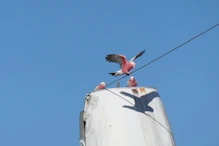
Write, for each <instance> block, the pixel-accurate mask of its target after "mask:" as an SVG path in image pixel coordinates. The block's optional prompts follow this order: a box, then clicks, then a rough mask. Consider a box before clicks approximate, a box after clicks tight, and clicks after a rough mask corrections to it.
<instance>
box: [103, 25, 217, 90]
mask: <svg viewBox="0 0 219 146" xmlns="http://www.w3.org/2000/svg"><path fill="white" fill-rule="evenodd" d="M218 25H219V24H216V25H214V26H212V27H210V28H208V29H207V30H205V31H203V32H201V33H200V34H198V35H196V36H194V37H192V38H191V39H189V40H187V41H186V42H184V43H182V44H181V45H179V46H177V47H175V48H173V49H172V50H170V51H168V52H167V53H165V54H163V55H161V56H159V57H157V58H155V59H154V60H152V61H150V62H149V63H147V64H145V65H143V66H141V67H139V68H138V69H136V70H134V71H133V72H131V73H130V74H133V73H134V72H136V71H138V70H140V69H142V68H144V67H145V66H147V65H149V64H151V63H153V62H155V61H157V60H158V59H160V58H162V57H164V56H165V55H167V54H169V53H171V52H173V51H175V50H176V49H178V48H180V47H182V46H184V45H185V44H187V43H189V42H191V41H192V40H194V39H196V38H198V37H200V36H201V35H203V34H205V33H207V32H208V31H210V30H211V29H213V28H215V27H217V26H218ZM130 74H129V75H130ZM129 75H125V76H123V77H121V78H119V79H117V80H115V81H113V82H111V83H109V84H107V85H106V86H105V87H107V86H109V85H111V84H113V83H115V82H117V81H119V80H121V79H123V78H125V77H126V76H129Z"/></svg>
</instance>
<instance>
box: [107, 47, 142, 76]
mask: <svg viewBox="0 0 219 146" xmlns="http://www.w3.org/2000/svg"><path fill="white" fill-rule="evenodd" d="M144 52H145V50H143V51H141V52H140V53H138V54H137V55H135V56H134V57H132V58H131V59H130V60H129V61H127V60H126V57H125V56H124V55H121V54H109V55H107V56H106V57H105V58H106V60H107V61H109V62H114V63H118V64H119V65H120V69H119V70H118V71H116V72H111V73H109V74H111V75H112V76H119V75H123V74H126V75H129V74H130V72H129V71H130V70H131V69H133V68H134V67H135V62H134V60H135V59H137V58H138V57H140V56H141V55H143V54H144Z"/></svg>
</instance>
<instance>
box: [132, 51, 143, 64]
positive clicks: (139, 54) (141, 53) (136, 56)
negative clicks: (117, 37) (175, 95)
mask: <svg viewBox="0 0 219 146" xmlns="http://www.w3.org/2000/svg"><path fill="white" fill-rule="evenodd" d="M144 52H145V50H143V51H141V52H140V53H138V54H137V55H135V56H134V57H132V59H130V60H129V62H132V61H134V60H135V59H137V58H138V57H140V56H141V55H143V54H144Z"/></svg>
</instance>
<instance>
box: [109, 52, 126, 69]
mask: <svg viewBox="0 0 219 146" xmlns="http://www.w3.org/2000/svg"><path fill="white" fill-rule="evenodd" d="M106 60H107V61H109V62H114V63H118V64H119V65H120V67H122V65H124V64H125V63H126V57H125V56H124V55H120V54H109V55H107V56H106Z"/></svg>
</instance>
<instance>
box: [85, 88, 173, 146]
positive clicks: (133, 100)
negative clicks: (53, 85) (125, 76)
mask: <svg viewBox="0 0 219 146" xmlns="http://www.w3.org/2000/svg"><path fill="white" fill-rule="evenodd" d="M87 98H88V100H85V107H84V120H86V126H85V139H86V140H85V143H86V144H85V145H86V146H175V144H174V139H173V136H172V133H171V129H170V126H169V123H168V120H167V117H166V113H165V110H164V108H163V104H162V102H161V99H160V97H159V95H158V93H157V91H156V89H154V88H145V87H132V88H129V87H124V88H110V89H107V90H105V89H104V90H99V91H96V92H93V93H91V94H90V96H88V97H87Z"/></svg>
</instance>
